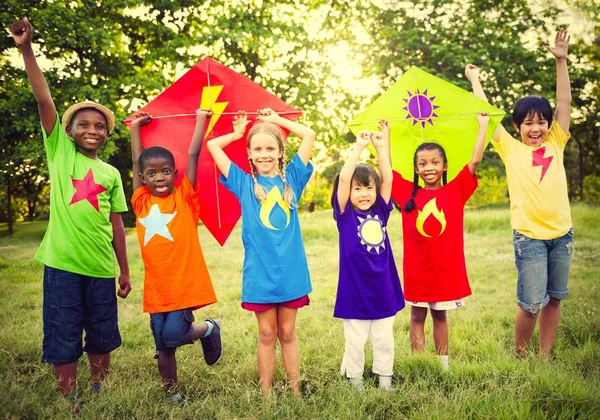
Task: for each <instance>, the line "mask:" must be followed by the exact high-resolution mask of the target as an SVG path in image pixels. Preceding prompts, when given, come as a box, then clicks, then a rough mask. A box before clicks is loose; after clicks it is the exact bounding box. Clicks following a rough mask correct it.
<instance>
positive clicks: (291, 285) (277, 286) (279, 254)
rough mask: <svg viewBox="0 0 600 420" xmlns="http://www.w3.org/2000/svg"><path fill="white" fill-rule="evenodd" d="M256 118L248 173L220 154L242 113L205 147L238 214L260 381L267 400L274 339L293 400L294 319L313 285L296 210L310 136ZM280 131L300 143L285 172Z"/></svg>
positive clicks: (296, 388)
mask: <svg viewBox="0 0 600 420" xmlns="http://www.w3.org/2000/svg"><path fill="white" fill-rule="evenodd" d="M258 115H259V116H258V117H257V120H259V121H258V122H257V123H255V124H254V125H253V126H252V128H251V129H250V131H249V132H248V135H247V137H246V148H247V151H248V161H249V162H250V169H251V173H250V174H248V173H246V172H244V171H243V170H242V169H240V167H239V166H237V165H236V164H235V163H233V162H232V161H231V159H230V158H229V157H228V156H227V155H226V154H225V152H224V151H223V149H224V148H225V147H227V146H228V145H229V144H230V143H232V142H234V141H237V140H240V139H242V138H243V137H244V134H245V132H246V127H247V126H248V124H250V121H249V120H248V119H247V116H246V113H245V112H243V111H241V112H240V113H238V115H237V116H236V117H235V118H234V121H233V132H232V133H230V134H227V135H225V136H221V137H217V138H215V139H213V140H210V141H209V142H208V143H207V147H208V150H209V151H210V153H211V155H212V157H213V159H214V160H215V163H216V164H217V167H218V168H219V170H220V171H221V174H222V175H221V182H222V183H223V185H224V186H225V187H226V188H227V189H229V190H230V191H231V192H233V194H234V195H235V196H236V197H237V198H238V200H239V201H240V205H241V207H242V242H243V243H244V250H245V255H244V268H243V275H242V307H243V308H244V309H247V310H249V311H253V312H254V313H255V314H256V320H257V322H258V376H259V380H260V386H261V389H262V392H263V395H265V396H267V395H268V394H269V392H270V389H271V384H272V382H273V372H274V369H275V344H276V341H277V339H279V342H280V343H281V354H282V358H283V364H284V367H285V370H286V373H287V377H288V380H289V382H290V388H291V390H292V392H294V393H295V394H299V392H300V350H299V347H298V341H297V339H296V314H297V311H298V308H301V307H303V306H305V305H308V303H309V298H308V294H309V293H310V292H311V291H312V286H311V283H310V275H309V273H308V265H307V263H306V254H305V252H304V244H303V242H302V234H301V232H300V223H299V220H298V209H297V204H298V200H299V199H300V196H301V195H302V191H303V190H304V187H305V186H306V184H307V182H308V180H309V179H310V176H311V175H312V172H313V166H312V164H311V163H310V162H309V161H308V160H309V158H310V155H311V152H312V148H313V144H314V141H315V136H316V135H315V132H314V131H313V130H311V129H310V128H308V127H306V126H304V125H302V124H300V123H297V122H294V121H290V120H288V119H286V118H283V117H281V116H279V115H278V114H277V113H276V112H275V111H273V110H272V109H270V108H264V109H261V110H259V111H258ZM282 128H283V129H286V130H289V131H290V132H291V133H292V134H294V135H296V136H298V137H299V138H300V139H301V140H302V142H301V144H300V147H299V148H298V151H297V153H296V155H295V156H294V157H293V159H292V161H291V162H290V163H289V164H287V165H286V163H285V153H284V152H285V145H284V136H285V135H284V133H283V130H282Z"/></svg>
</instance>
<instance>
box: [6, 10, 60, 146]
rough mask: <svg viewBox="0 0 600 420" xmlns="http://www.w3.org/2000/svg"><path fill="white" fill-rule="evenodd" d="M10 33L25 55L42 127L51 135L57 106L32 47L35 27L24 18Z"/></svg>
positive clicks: (26, 67) (24, 59)
mask: <svg viewBox="0 0 600 420" xmlns="http://www.w3.org/2000/svg"><path fill="white" fill-rule="evenodd" d="M10 32H11V35H12V37H13V38H14V39H15V42H16V44H17V47H18V48H19V50H21V54H22V55H23V63H24V64H25V72H26V73H27V77H28V78H29V83H30V84H31V89H32V90H33V95H34V96H35V100H36V101H37V103H38V112H39V113H40V121H41V123H42V127H44V131H45V132H46V134H47V135H50V133H52V130H53V129H54V125H55V124H56V106H55V105H54V101H53V100H52V96H51V94H50V88H49V87H48V83H46V79H45V78H44V74H43V73H42V70H41V69H40V66H39V65H38V63H37V60H36V58H35V54H34V52H33V48H32V46H31V38H32V37H33V26H31V23H30V22H29V20H28V19H27V18H23V19H22V20H20V21H18V22H16V23H14V24H12V25H11V27H10Z"/></svg>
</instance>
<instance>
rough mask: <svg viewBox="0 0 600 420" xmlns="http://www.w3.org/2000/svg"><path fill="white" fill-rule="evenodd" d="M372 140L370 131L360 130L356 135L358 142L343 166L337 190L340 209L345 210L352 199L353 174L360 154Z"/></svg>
mask: <svg viewBox="0 0 600 420" xmlns="http://www.w3.org/2000/svg"><path fill="white" fill-rule="evenodd" d="M370 141H371V133H370V132H369V131H367V130H361V131H359V132H358V136H356V144H355V145H354V148H353V149H352V152H351V153H350V156H349V157H348V159H347V160H346V162H345V163H344V166H342V170H341V171H340V179H339V183H338V190H337V200H338V204H339V205H340V211H344V209H345V208H346V204H347V203H348V200H349V199H350V188H351V187H352V175H354V169H355V168H356V164H357V163H358V160H359V159H360V154H361V153H362V151H363V150H365V147H367V145H368V144H369V142H370Z"/></svg>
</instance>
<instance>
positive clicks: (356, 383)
mask: <svg viewBox="0 0 600 420" xmlns="http://www.w3.org/2000/svg"><path fill="white" fill-rule="evenodd" d="M348 380H349V381H350V384H351V385H352V386H353V387H354V388H355V389H356V390H357V391H363V390H364V389H365V385H364V383H363V378H362V377H360V378H348Z"/></svg>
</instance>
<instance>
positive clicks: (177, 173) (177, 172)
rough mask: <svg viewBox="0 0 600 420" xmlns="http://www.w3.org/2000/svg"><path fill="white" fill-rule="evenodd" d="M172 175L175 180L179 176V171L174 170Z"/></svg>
mask: <svg viewBox="0 0 600 420" xmlns="http://www.w3.org/2000/svg"><path fill="white" fill-rule="evenodd" d="M173 173H174V174H175V178H177V177H178V176H179V169H175V170H174V171H173Z"/></svg>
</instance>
